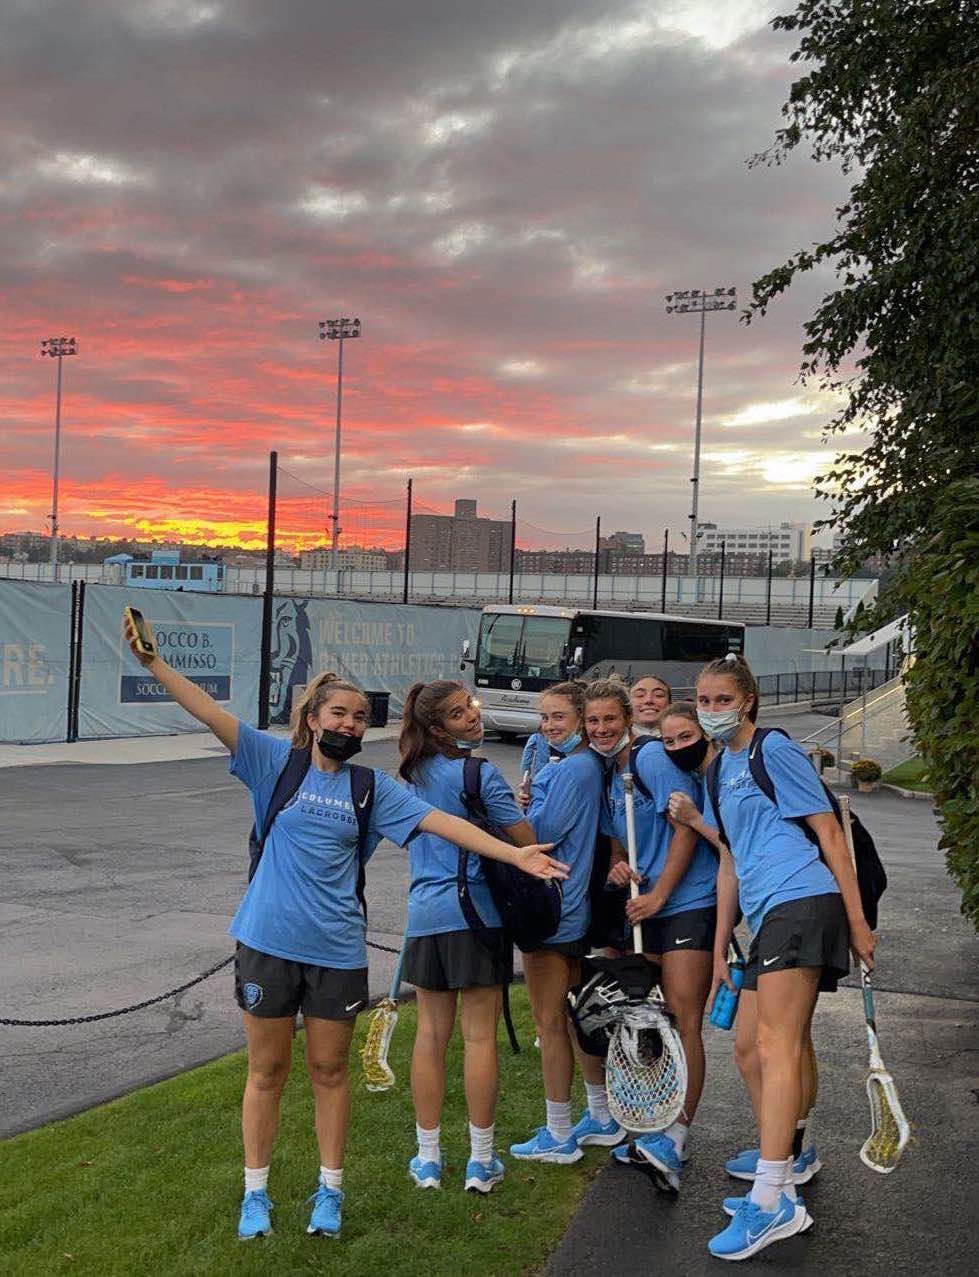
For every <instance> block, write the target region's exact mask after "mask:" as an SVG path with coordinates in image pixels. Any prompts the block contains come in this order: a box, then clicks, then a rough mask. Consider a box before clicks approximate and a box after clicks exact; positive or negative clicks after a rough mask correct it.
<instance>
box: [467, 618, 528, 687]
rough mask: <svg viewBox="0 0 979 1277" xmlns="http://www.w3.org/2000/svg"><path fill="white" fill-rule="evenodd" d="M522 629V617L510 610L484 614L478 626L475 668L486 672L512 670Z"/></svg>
mask: <svg viewBox="0 0 979 1277" xmlns="http://www.w3.org/2000/svg"><path fill="white" fill-rule="evenodd" d="M522 629H523V617H522V616H519V615H516V614H514V613H512V612H497V613H496V614H495V615H492V614H491V615H489V616H484V617H483V623H482V625H481V626H480V627H479V651H478V652H477V654H476V667H477V669H478V670H479V671H480V672H485V673H487V674H493V673H500V672H507V671H510V670H512V669H513V668H514V667H515V665H516V661H517V656H518V654H519V649H520V632H521V630H522Z"/></svg>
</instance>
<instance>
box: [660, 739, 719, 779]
mask: <svg viewBox="0 0 979 1277" xmlns="http://www.w3.org/2000/svg"><path fill="white" fill-rule="evenodd" d="M708 744H709V742H708V740H707V737H706V736H701V738H700V740H695V741H694V743H693V744H692V745H683V746H681V748H680V749H668V750H667V751H666V757H667V758H668V759H669V760H670V762H671V763H676V765H677V767H679V769H680V771H682V772H695V771H696V770H697V768H698V767H699V766H700V764H701V763H702V762H703V761H704V759H705V758H706V757H707V746H708Z"/></svg>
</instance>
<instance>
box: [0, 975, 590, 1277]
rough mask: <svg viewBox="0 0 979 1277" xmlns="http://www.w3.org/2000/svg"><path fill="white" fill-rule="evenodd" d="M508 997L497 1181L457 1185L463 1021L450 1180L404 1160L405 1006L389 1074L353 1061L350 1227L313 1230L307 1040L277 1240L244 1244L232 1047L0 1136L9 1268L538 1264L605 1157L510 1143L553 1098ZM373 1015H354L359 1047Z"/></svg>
mask: <svg viewBox="0 0 979 1277" xmlns="http://www.w3.org/2000/svg"><path fill="white" fill-rule="evenodd" d="M512 997H513V1010H514V1019H515V1020H516V1022H517V1028H518V1033H519V1036H520V1041H521V1045H522V1053H521V1054H520V1055H519V1056H517V1057H514V1056H512V1055H511V1054H510V1051H509V1047H508V1046H507V1045H506V1038H505V1034H504V1033H503V1031H502V1027H501V1032H500V1042H501V1045H500V1060H501V1066H502V1067H501V1088H500V1094H501V1102H500V1106H499V1114H498V1121H497V1147H498V1149H500V1150H503V1151H504V1160H505V1162H506V1167H507V1177H506V1180H505V1181H504V1183H503V1184H502V1185H500V1187H499V1188H497V1189H495V1190H494V1191H493V1192H492V1193H491V1194H490V1195H489V1196H487V1197H482V1196H479V1195H477V1194H474V1193H464V1192H463V1191H462V1173H463V1170H464V1169H465V1163H466V1158H467V1156H468V1136H467V1126H466V1114H465V1105H464V1101H463V1095H462V1061H461V1055H462V1050H461V1042H460V1041H459V1038H458V1034H457V1035H456V1038H455V1039H454V1041H453V1044H452V1047H451V1050H450V1057H449V1086H448V1094H447V1098H446V1107H445V1111H444V1113H443V1117H442V1147H443V1154H444V1156H445V1160H446V1167H445V1171H444V1172H443V1181H442V1182H443V1188H442V1189H441V1190H440V1191H425V1192H422V1191H420V1190H418V1189H416V1188H415V1187H414V1186H413V1185H412V1183H411V1181H410V1180H409V1179H408V1176H407V1171H406V1166H407V1161H408V1158H409V1157H410V1156H411V1155H412V1154H413V1153H414V1151H415V1148H414V1114H413V1111H412V1107H411V1096H410V1093H409V1088H408V1063H409V1056H410V1050H411V1044H412V1041H413V1039H414V1019H415V1010H414V1006H413V1005H407V1006H405V1007H403V1008H402V1011H401V1018H400V1020H399V1023H398V1027H397V1029H396V1030H395V1034H394V1041H393V1043H392V1048H391V1055H390V1062H391V1065H392V1067H393V1068H394V1071H395V1073H396V1075H397V1079H398V1080H397V1083H396V1086H395V1088H394V1089H393V1090H392V1091H388V1092H387V1093H385V1094H380V1095H372V1094H369V1093H368V1092H367V1091H365V1090H364V1088H363V1084H362V1081H361V1078H360V1061H359V1059H358V1058H355V1067H354V1069H353V1082H354V1105H353V1124H352V1129H351V1138H350V1146H349V1149H348V1156H347V1169H346V1176H345V1184H344V1188H345V1191H346V1202H345V1206H344V1222H343V1235H342V1237H341V1238H340V1240H339V1241H330V1240H327V1239H325V1238H315V1237H308V1236H307V1235H306V1232H305V1229H306V1224H307V1222H308V1214H309V1207H308V1206H306V1205H305V1199H306V1198H307V1197H308V1196H309V1194H310V1193H311V1192H312V1191H313V1190H314V1188H315V1181H316V1176H317V1169H318V1165H319V1158H318V1156H317V1152H316V1143H315V1139H314V1134H313V1110H312V1099H311V1096H310V1091H309V1085H308V1082H307V1081H306V1078H305V1074H304V1070H303V1064H302V1051H301V1049H300V1048H301V1047H302V1042H301V1041H300V1040H297V1042H296V1051H295V1053H294V1066H293V1067H294V1076H293V1077H292V1079H291V1081H290V1083H289V1086H288V1087H287V1088H286V1093H285V1096H284V1098H283V1106H282V1125H281V1128H280V1132H279V1139H278V1145H277V1149H276V1152H275V1154H274V1156H273V1160H272V1174H271V1178H270V1184H269V1195H270V1196H271V1198H272V1200H273V1202H274V1203H275V1204H276V1209H275V1211H274V1213H273V1216H272V1224H273V1229H274V1232H273V1234H272V1236H271V1237H269V1238H265V1239H259V1240H256V1241H253V1242H248V1243H242V1242H239V1241H238V1240H237V1237H236V1234H235V1227H236V1224H237V1217H238V1203H239V1201H240V1197H241V1191H242V1179H241V1148H240V1143H239V1127H238V1119H239V1104H240V1100H241V1091H242V1086H243V1084H244V1078H245V1057H244V1054H243V1053H238V1054H235V1055H231V1056H227V1057H226V1058H224V1059H221V1060H217V1061H215V1062H214V1063H212V1064H208V1065H205V1066H204V1067H202V1068H198V1069H194V1070H193V1071H192V1072H190V1073H185V1074H183V1075H182V1076H181V1077H177V1078H173V1079H171V1080H170V1081H167V1082H162V1083H160V1084H159V1085H157V1086H152V1087H148V1088H146V1089H145V1090H142V1091H137V1092H136V1093H134V1094H133V1095H129V1096H126V1097H125V1098H123V1099H121V1100H116V1101H115V1102H113V1103H112V1104H107V1105H104V1106H102V1107H100V1108H97V1109H92V1110H91V1111H89V1112H87V1113H84V1114H82V1115H80V1116H79V1117H75V1118H71V1119H69V1120H68V1121H64V1122H58V1123H54V1124H52V1125H51V1126H47V1127H43V1128H42V1129H40V1130H37V1131H31V1132H29V1133H27V1134H26V1135H20V1136H17V1137H15V1138H14V1139H11V1140H7V1141H5V1142H4V1143H3V1144H2V1146H0V1202H2V1207H0V1257H2V1258H0V1271H2V1273H3V1274H4V1277H21V1275H26V1274H30V1277H50V1274H56V1273H75V1274H92V1275H93V1277H95V1275H97V1277H110V1275H112V1274H119V1275H120V1277H123V1275H124V1277H135V1275H136V1274H156V1273H160V1274H171V1273H173V1274H184V1273H186V1274H201V1275H203V1274H221V1275H222V1277H223V1275H224V1274H239V1273H240V1274H272V1273H274V1274H293V1273H295V1274H299V1273H306V1272H317V1273H327V1274H329V1273H338V1274H339V1273H343V1274H344V1277H360V1275H362V1274H363V1275H364V1277H366V1275H367V1274H370V1277H378V1275H381V1277H399V1275H400V1274H405V1275H408V1274H418V1275H419V1277H442V1275H443V1274H463V1273H466V1272H471V1273H473V1274H479V1277H494V1275H496V1274H499V1275H501V1277H502V1275H503V1274H506V1275H507V1277H515V1275H516V1274H521V1273H530V1272H534V1271H536V1270H537V1269H539V1267H540V1266H541V1265H542V1263H543V1261H544V1259H545V1258H546V1256H547V1255H548V1253H549V1251H550V1250H551V1248H552V1247H553V1246H554V1245H555V1244H556V1242H557V1241H558V1240H559V1239H560V1237H561V1235H562V1234H563V1232H564V1229H565V1225H566V1224H567V1221H568V1219H569V1217H570V1215H571V1213H572V1211H573V1209H574V1207H575V1205H576V1204H577V1202H578V1201H579V1199H580V1197H581V1195H582V1193H583V1191H584V1189H585V1186H586V1184H587V1182H588V1180H589V1179H590V1178H591V1177H592V1176H593V1175H594V1174H595V1172H596V1170H597V1169H598V1168H599V1167H600V1166H602V1165H603V1164H604V1162H605V1159H606V1158H607V1156H608V1154H607V1150H605V1149H591V1150H588V1151H587V1153H586V1156H585V1158H584V1159H583V1160H582V1161H581V1162H578V1163H577V1164H576V1165H574V1166H547V1165H540V1164H538V1163H534V1162H515V1161H514V1160H513V1159H511V1158H510V1157H509V1156H506V1155H505V1150H506V1148H507V1146H508V1145H509V1144H510V1143H511V1142H512V1141H514V1140H516V1139H524V1138H526V1137H527V1136H528V1135H529V1134H530V1133H531V1131H532V1129H533V1128H534V1127H536V1126H538V1125H540V1123H541V1122H542V1121H543V1108H544V1103H543V1093H542V1090H541V1080H540V1062H539V1056H538V1053H537V1051H536V1050H535V1049H534V1047H533V1039H534V1035H533V1031H532V1029H531V1024H530V1015H529V1010H528V1007H527V1000H526V994H525V992H524V990H523V988H522V987H515V988H514V989H513V990H512ZM364 1024H365V1019H364V1017H361V1021H360V1026H359V1030H358V1034H357V1036H356V1038H355V1046H356V1047H358V1048H359V1046H360V1043H361V1041H362V1038H363V1028H364ZM579 1098H580V1097H579ZM575 1112H576V1113H577V1112H578V1106H577V1103H576V1108H575Z"/></svg>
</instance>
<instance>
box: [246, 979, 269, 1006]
mask: <svg viewBox="0 0 979 1277" xmlns="http://www.w3.org/2000/svg"><path fill="white" fill-rule="evenodd" d="M242 993H243V995H244V998H245V1006H246V1007H247V1008H248V1010H249V1011H253V1010H254V1009H255V1007H257V1006H258V1004H259V1003H260V1002H261V1000H262V998H263V996H264V994H265V990H264V989H263V988H262V986H261V985H260V984H252V983H251V982H250V981H249V983H248V984H246V985H245V987H244V988H243V989H242Z"/></svg>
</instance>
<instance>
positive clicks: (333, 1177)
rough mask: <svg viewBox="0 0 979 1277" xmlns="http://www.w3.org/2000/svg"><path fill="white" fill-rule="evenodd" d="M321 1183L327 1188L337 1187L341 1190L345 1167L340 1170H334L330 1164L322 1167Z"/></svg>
mask: <svg viewBox="0 0 979 1277" xmlns="http://www.w3.org/2000/svg"><path fill="white" fill-rule="evenodd" d="M320 1183H321V1184H323V1185H325V1187H326V1188H335V1189H337V1191H338V1192H339V1190H340V1189H341V1188H343V1167H342V1166H341V1167H340V1169H339V1170H337V1171H332V1170H330V1168H329V1167H328V1166H321V1167H320Z"/></svg>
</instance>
